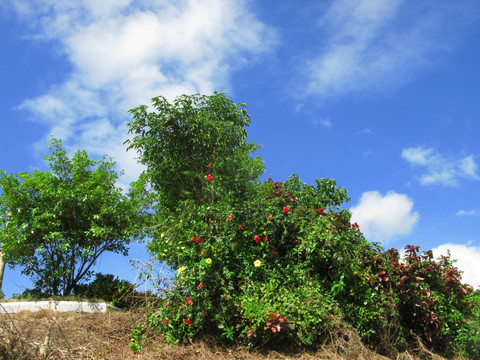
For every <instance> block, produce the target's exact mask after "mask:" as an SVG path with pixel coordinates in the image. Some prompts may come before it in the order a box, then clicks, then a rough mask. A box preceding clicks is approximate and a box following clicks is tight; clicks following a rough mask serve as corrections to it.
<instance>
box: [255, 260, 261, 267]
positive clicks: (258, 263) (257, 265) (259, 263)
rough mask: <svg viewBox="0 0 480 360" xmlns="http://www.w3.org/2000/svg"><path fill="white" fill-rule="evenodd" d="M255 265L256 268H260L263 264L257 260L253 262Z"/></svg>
mask: <svg viewBox="0 0 480 360" xmlns="http://www.w3.org/2000/svg"><path fill="white" fill-rule="evenodd" d="M253 265H254V266H255V267H259V266H262V262H261V261H260V260H255V261H254V262H253Z"/></svg>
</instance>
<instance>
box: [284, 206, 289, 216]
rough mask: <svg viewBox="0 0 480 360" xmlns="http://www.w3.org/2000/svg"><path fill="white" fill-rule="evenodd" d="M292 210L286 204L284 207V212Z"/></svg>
mask: <svg viewBox="0 0 480 360" xmlns="http://www.w3.org/2000/svg"><path fill="white" fill-rule="evenodd" d="M289 211H290V209H289V208H288V206H284V207H283V212H284V213H285V214H286V213H288V212H289Z"/></svg>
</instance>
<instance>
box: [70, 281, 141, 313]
mask: <svg viewBox="0 0 480 360" xmlns="http://www.w3.org/2000/svg"><path fill="white" fill-rule="evenodd" d="M74 294H75V296H78V297H82V298H88V299H98V300H104V301H106V302H108V303H110V304H111V305H113V306H117V307H119V308H122V309H129V308H131V307H132V306H133V305H134V304H135V302H136V300H137V301H138V299H135V298H136V297H139V296H140V295H141V294H140V293H138V292H137V291H135V286H134V285H133V284H131V283H129V282H128V281H126V280H120V279H119V278H118V277H115V276H114V275H112V274H102V273H96V274H95V279H94V280H93V281H92V282H90V283H88V284H81V285H78V286H77V287H76V288H75V289H74Z"/></svg>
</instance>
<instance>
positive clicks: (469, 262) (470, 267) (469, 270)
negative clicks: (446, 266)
mask: <svg viewBox="0 0 480 360" xmlns="http://www.w3.org/2000/svg"><path fill="white" fill-rule="evenodd" d="M449 251H450V255H451V258H452V259H455V260H457V262H456V263H455V266H457V267H458V269H460V270H461V271H463V275H462V282H463V283H466V284H470V285H472V286H474V287H475V288H476V289H480V267H479V266H478V264H479V263H480V247H478V246H470V245H462V244H452V243H447V244H442V245H440V246H438V247H436V248H434V249H432V252H433V255H434V256H435V257H439V256H440V255H443V256H446V255H447V254H448V252H449Z"/></svg>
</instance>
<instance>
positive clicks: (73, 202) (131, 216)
mask: <svg viewBox="0 0 480 360" xmlns="http://www.w3.org/2000/svg"><path fill="white" fill-rule="evenodd" d="M49 148H50V150H51V155H50V156H48V157H46V159H45V160H47V161H48V162H49V168H50V170H49V171H38V170H36V171H34V172H32V173H28V172H21V173H18V174H7V173H6V172H5V171H0V186H1V188H2V192H1V194H0V243H1V250H2V252H3V260H4V261H5V262H7V263H8V264H9V266H10V267H15V266H21V267H22V273H23V274H25V275H27V276H30V277H31V278H32V280H33V282H34V285H35V288H36V290H40V291H41V292H43V293H44V294H47V295H69V294H71V293H72V291H73V290H74V289H75V287H76V286H77V285H78V284H79V283H81V282H82V281H86V280H88V278H89V277H90V276H91V274H92V271H91V269H92V266H93V265H94V264H95V263H96V261H97V260H98V258H99V257H100V255H101V254H103V253H104V252H106V251H111V252H114V253H120V254H124V255H126V254H127V252H128V244H129V243H130V242H131V241H132V240H134V239H136V238H139V237H140V236H141V235H142V228H143V226H144V225H145V221H146V219H147V218H148V214H147V209H146V204H145V202H144V199H145V195H146V191H145V188H144V185H143V182H142V181H141V180H139V181H138V182H134V183H132V184H131V186H130V190H129V192H128V193H126V194H124V192H123V191H122V189H121V188H120V187H119V186H117V179H118V176H119V174H118V173H117V172H116V171H115V170H114V166H115V163H114V162H112V161H111V160H110V159H109V158H107V157H106V156H103V157H102V158H101V159H100V160H91V159H89V157H88V155H87V153H86V152H85V151H81V150H78V151H77V152H76V153H75V154H74V155H73V156H72V158H69V157H68V154H67V153H66V151H65V150H63V147H62V142H61V141H60V140H57V139H54V138H52V139H51V140H50V143H49Z"/></svg>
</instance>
